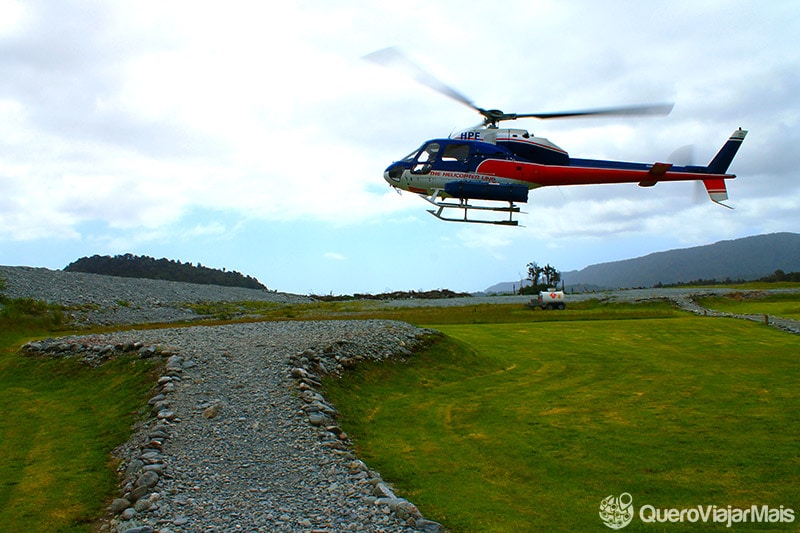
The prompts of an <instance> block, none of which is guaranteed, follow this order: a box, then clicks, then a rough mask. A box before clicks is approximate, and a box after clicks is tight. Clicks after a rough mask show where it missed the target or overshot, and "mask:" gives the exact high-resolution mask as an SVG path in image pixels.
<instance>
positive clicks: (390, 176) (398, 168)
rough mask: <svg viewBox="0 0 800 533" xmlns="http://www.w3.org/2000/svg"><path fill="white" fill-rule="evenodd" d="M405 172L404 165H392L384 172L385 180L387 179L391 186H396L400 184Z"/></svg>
mask: <svg viewBox="0 0 800 533" xmlns="http://www.w3.org/2000/svg"><path fill="white" fill-rule="evenodd" d="M403 170H405V167H404V166H403V165H401V164H399V163H392V164H391V165H389V167H388V168H387V169H386V170H384V171H383V179H385V180H386V182H387V183H389V185H394V186H396V185H397V184H399V183H400V178H401V177H402V176H403Z"/></svg>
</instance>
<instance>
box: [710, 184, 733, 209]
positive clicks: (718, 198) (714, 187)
mask: <svg viewBox="0 0 800 533" xmlns="http://www.w3.org/2000/svg"><path fill="white" fill-rule="evenodd" d="M703 185H705V186H706V191H707V192H708V197H709V198H711V201H712V202H714V203H715V204H719V205H721V206H722V207H727V208H728V209H733V208H732V207H731V206H729V205H726V204H723V203H722V202H724V201H725V200H727V199H728V189H726V188H725V180H724V179H710V180H703Z"/></svg>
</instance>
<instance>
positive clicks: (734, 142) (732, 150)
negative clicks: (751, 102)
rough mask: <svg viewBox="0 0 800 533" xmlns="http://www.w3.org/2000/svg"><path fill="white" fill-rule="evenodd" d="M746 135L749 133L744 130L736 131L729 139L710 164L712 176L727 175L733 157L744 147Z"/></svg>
mask: <svg viewBox="0 0 800 533" xmlns="http://www.w3.org/2000/svg"><path fill="white" fill-rule="evenodd" d="M746 135H747V131H745V130H743V129H742V128H739V129H738V130H736V131H734V132H733V133H732V134H731V136H730V137H729V138H728V141H727V142H726V143H725V144H724V145H723V146H722V148H720V150H719V152H717V155H715V156H714V159H712V160H711V162H710V163H709V164H708V167H706V168H707V169H708V172H710V173H711V174H725V173H726V172H727V171H728V167H729V166H731V162H732V161H733V157H734V156H735V155H736V152H738V151H739V147H740V146H741V145H742V141H744V138H745V136H746ZM706 188H708V186H706ZM709 193H710V191H709ZM712 200H713V198H712Z"/></svg>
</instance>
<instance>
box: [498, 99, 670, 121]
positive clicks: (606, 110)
mask: <svg viewBox="0 0 800 533" xmlns="http://www.w3.org/2000/svg"><path fill="white" fill-rule="evenodd" d="M674 105H675V104H671V103H669V104H646V105H631V106H617V107H603V108H597V109H584V110H582V111H559V112H555V113H515V114H513V117H514V118H539V119H550V118H573V117H591V116H617V117H618V116H644V115H669V114H670V112H671V111H672V108H673V106H674Z"/></svg>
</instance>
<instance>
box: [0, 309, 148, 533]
mask: <svg viewBox="0 0 800 533" xmlns="http://www.w3.org/2000/svg"><path fill="white" fill-rule="evenodd" d="M22 303H23V305H19V302H10V303H9V305H8V306H7V307H5V308H4V309H3V310H2V313H0V391H2V394H0V413H2V416H0V529H2V530H3V531H48V532H49V531H92V525H93V522H94V521H95V520H96V519H97V518H98V517H99V516H100V515H101V514H102V513H103V511H104V509H105V506H106V505H107V504H108V503H109V502H110V501H111V499H112V498H113V497H114V495H115V494H116V489H117V483H118V480H117V477H116V474H115V472H114V465H113V463H112V457H111V451H112V450H113V449H114V448H116V447H117V446H119V445H120V444H122V443H124V442H125V441H127V440H128V438H130V433H131V426H132V424H133V422H134V421H135V420H136V419H137V418H138V417H139V416H141V415H142V408H143V407H144V406H145V405H146V394H147V391H148V390H149V389H150V388H151V387H152V386H153V380H154V376H153V374H152V372H153V370H154V368H153V365H152V364H150V363H147V362H144V361H140V360H137V359H135V358H123V359H119V360H116V361H111V362H109V363H106V364H104V365H102V366H101V367H99V368H89V367H87V366H85V365H83V364H82V363H80V362H78V361H76V360H69V359H63V358H62V359H56V358H48V357H35V358H34V357H27V356H22V355H20V354H18V353H17V348H18V347H19V346H20V345H21V344H23V343H24V342H25V341H26V340H28V339H31V338H37V337H44V336H49V335H51V334H53V333H54V328H56V329H58V328H59V327H60V326H61V324H62V320H61V318H60V317H59V315H58V312H57V311H55V310H54V309H51V308H48V307H47V306H45V305H42V304H36V303H32V302H22ZM61 333H63V331H62V332H61Z"/></svg>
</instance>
